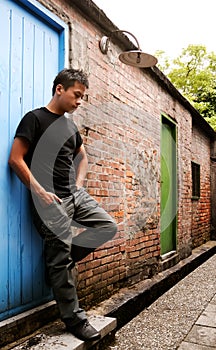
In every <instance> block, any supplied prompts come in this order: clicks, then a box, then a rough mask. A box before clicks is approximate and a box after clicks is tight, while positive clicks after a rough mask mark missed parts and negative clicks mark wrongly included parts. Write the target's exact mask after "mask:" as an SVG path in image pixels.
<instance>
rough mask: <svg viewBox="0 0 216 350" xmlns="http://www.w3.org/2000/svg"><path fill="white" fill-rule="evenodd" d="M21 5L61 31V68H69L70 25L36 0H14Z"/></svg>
mask: <svg viewBox="0 0 216 350" xmlns="http://www.w3.org/2000/svg"><path fill="white" fill-rule="evenodd" d="M12 2H15V3H16V4H18V5H20V6H21V7H24V8H26V9H27V10H29V11H30V12H32V13H33V15H35V16H36V17H38V18H39V19H41V20H43V21H45V22H46V23H47V24H49V25H51V26H52V27H53V28H55V29H56V30H57V31H58V33H59V70H61V69H63V68H64V67H65V68H68V65H69V40H68V35H69V34H68V33H69V30H68V25H67V24H66V23H65V22H63V20H61V19H60V18H59V17H58V16H56V15H55V14H54V13H52V12H51V11H50V10H48V9H46V7H44V6H43V5H42V4H40V3H39V2H38V1H36V0H12Z"/></svg>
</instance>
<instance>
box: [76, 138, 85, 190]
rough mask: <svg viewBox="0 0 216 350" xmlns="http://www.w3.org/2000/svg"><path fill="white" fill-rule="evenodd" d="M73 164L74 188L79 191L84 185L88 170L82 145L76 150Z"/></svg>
mask: <svg viewBox="0 0 216 350" xmlns="http://www.w3.org/2000/svg"><path fill="white" fill-rule="evenodd" d="M74 164H75V168H76V186H77V188H78V189H79V188H80V187H82V186H83V184H84V181H85V178H86V174H87V169H88V158H87V154H86V151H85V147H84V145H83V144H82V145H81V146H80V148H78V149H77V152H76V156H75V158H74Z"/></svg>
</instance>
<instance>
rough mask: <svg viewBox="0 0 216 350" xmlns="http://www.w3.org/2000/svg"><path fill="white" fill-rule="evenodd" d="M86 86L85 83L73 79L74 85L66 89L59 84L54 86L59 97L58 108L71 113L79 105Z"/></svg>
mask: <svg viewBox="0 0 216 350" xmlns="http://www.w3.org/2000/svg"><path fill="white" fill-rule="evenodd" d="M85 90H86V87H85V85H83V84H81V83H79V82H78V81H75V83H74V86H71V87H69V88H68V89H67V90H65V89H64V88H63V86H62V85H61V84H59V85H58V86H57V88H56V93H57V95H58V97H59V99H58V102H59V108H60V109H61V110H62V112H63V113H65V112H67V113H72V112H74V111H75V110H76V109H77V108H78V107H79V105H80V104H81V100H82V98H83V96H84V93H85Z"/></svg>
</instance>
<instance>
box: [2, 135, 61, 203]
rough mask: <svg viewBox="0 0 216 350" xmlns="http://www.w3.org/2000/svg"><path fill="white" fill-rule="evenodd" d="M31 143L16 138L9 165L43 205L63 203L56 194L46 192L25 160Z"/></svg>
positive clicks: (21, 138)
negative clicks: (54, 201)
mask: <svg viewBox="0 0 216 350" xmlns="http://www.w3.org/2000/svg"><path fill="white" fill-rule="evenodd" d="M29 146H30V145H29V142H28V140H27V139H25V138H24V137H16V138H15V139H14V142H13V145H12V148H11V153H10V156H9V160H8V164H9V165H10V167H11V168H12V169H13V170H14V172H15V173H16V175H17V176H18V177H19V179H20V180H21V181H22V182H23V183H24V185H25V186H26V187H27V188H28V189H29V190H31V191H32V192H33V193H34V194H35V195H36V196H37V197H38V199H39V201H40V202H41V204H42V205H49V204H51V203H52V202H53V200H57V201H58V202H60V203H61V199H60V198H58V197H57V196H56V195H55V194H54V193H50V192H46V191H45V189H44V188H43V187H42V186H41V185H40V184H39V182H38V181H37V180H36V179H35V178H34V176H33V175H32V173H31V171H30V169H29V167H28V166H27V164H26V162H25V160H24V158H25V155H26V154H27V152H28V150H29Z"/></svg>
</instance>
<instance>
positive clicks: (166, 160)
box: [160, 113, 177, 255]
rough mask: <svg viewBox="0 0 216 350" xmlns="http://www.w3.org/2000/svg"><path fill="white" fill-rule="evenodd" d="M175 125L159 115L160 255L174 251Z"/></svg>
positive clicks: (175, 222) (175, 211) (166, 117)
mask: <svg viewBox="0 0 216 350" xmlns="http://www.w3.org/2000/svg"><path fill="white" fill-rule="evenodd" d="M176 134H177V125H176V123H175V122H174V121H173V120H172V119H171V118H170V117H168V116H167V115H166V114H164V113H163V114H162V115H161V214H160V225H161V234H160V245H161V255H164V254H168V253H172V252H174V251H176V244H177V153H176V151H177V147H176V140H177V137H176V136H177V135H176Z"/></svg>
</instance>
